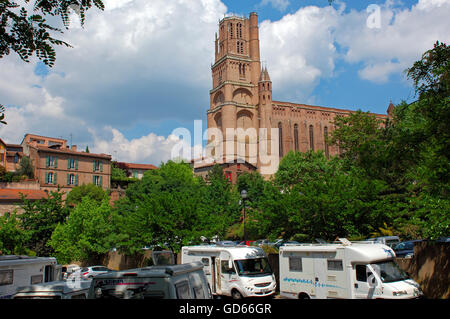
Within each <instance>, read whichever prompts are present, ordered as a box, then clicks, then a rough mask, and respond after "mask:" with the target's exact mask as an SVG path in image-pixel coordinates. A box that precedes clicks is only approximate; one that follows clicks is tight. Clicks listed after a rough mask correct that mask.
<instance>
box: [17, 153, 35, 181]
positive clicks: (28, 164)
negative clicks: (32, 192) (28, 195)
mask: <svg viewBox="0 0 450 319" xmlns="http://www.w3.org/2000/svg"><path fill="white" fill-rule="evenodd" d="M17 175H19V176H27V177H28V178H34V168H33V163H32V161H31V159H30V158H29V157H28V156H24V157H22V159H21V160H20V167H19V169H18V171H17Z"/></svg>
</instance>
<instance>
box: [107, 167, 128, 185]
mask: <svg viewBox="0 0 450 319" xmlns="http://www.w3.org/2000/svg"><path fill="white" fill-rule="evenodd" d="M127 179H128V176H127V174H126V173H125V171H124V170H123V169H121V168H119V167H117V166H116V164H115V163H112V164H111V181H124V180H127Z"/></svg>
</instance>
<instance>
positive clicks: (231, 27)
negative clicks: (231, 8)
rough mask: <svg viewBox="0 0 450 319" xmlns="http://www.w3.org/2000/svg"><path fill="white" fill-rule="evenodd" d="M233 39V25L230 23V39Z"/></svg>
mask: <svg viewBox="0 0 450 319" xmlns="http://www.w3.org/2000/svg"><path fill="white" fill-rule="evenodd" d="M232 38H233V23H230V39H232Z"/></svg>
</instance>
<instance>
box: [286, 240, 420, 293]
mask: <svg viewBox="0 0 450 319" xmlns="http://www.w3.org/2000/svg"><path fill="white" fill-rule="evenodd" d="M279 253H280V255H279V258H280V261H279V262H280V295H281V296H283V297H286V298H295V299H297V298H299V299H309V298H315V299H325V298H346V299H360V298H367V299H375V298H382V299H407V298H417V297H420V296H421V295H422V292H421V290H420V288H419V285H418V284H417V283H416V282H415V281H414V280H412V279H410V278H409V277H408V275H407V274H406V273H405V272H403V271H402V270H401V269H400V268H399V267H398V266H397V264H396V263H395V262H394V257H395V253H394V251H393V250H392V249H391V248H390V247H389V246H386V245H383V244H377V243H370V242H360V243H353V242H350V241H348V240H346V239H340V242H339V243H329V244H300V245H287V246H283V247H280V251H279Z"/></svg>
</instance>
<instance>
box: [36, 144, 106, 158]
mask: <svg viewBox="0 0 450 319" xmlns="http://www.w3.org/2000/svg"><path fill="white" fill-rule="evenodd" d="M30 147H34V148H36V149H37V150H39V151H44V152H51V153H60V154H71V155H77V156H86V157H102V158H105V159H111V155H108V154H95V153H86V152H78V151H73V150H72V149H70V148H65V149H58V148H50V147H47V146H42V145H36V146H32V145H30Z"/></svg>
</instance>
